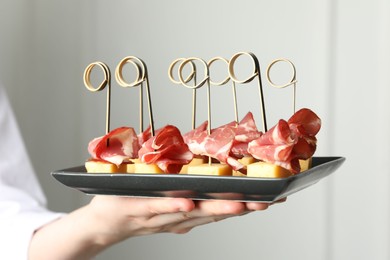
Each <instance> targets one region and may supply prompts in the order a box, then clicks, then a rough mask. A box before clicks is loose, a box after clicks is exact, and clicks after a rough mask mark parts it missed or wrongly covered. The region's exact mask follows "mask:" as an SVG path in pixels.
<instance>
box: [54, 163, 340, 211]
mask: <svg viewBox="0 0 390 260" xmlns="http://www.w3.org/2000/svg"><path fill="white" fill-rule="evenodd" d="M344 161H345V157H313V165H312V168H311V169H309V170H307V171H305V172H302V173H300V174H297V175H294V176H291V177H288V178H254V177H236V176H204V175H189V174H122V173H116V174H111V173H87V172H86V170H85V167H84V166H77V167H72V168H68V169H64V170H59V171H54V172H52V173H51V174H52V176H53V177H54V178H55V179H56V180H58V181H59V182H61V183H62V184H64V185H66V186H68V187H71V188H74V189H77V190H80V191H82V192H84V193H86V194H93V195H98V194H104V195H117V196H132V197H180V198H192V199H200V200H204V199H224V200H237V201H259V202H268V203H272V202H274V201H277V200H280V199H283V198H285V197H287V196H289V195H291V194H293V193H295V192H297V191H300V190H302V189H304V188H307V187H309V186H311V185H313V184H315V183H317V182H318V181H319V180H321V179H323V178H325V177H327V176H328V175H330V174H332V173H333V172H335V171H336V170H337V169H338V168H339V167H340V166H341V165H342V164H343V163H344Z"/></svg>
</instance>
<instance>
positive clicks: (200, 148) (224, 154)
mask: <svg viewBox="0 0 390 260" xmlns="http://www.w3.org/2000/svg"><path fill="white" fill-rule="evenodd" d="M207 124H208V122H207V121H205V122H204V123H203V124H201V125H200V126H199V127H197V128H196V129H194V130H192V131H190V132H188V133H186V134H185V135H184V140H185V142H186V143H187V144H188V146H189V148H190V150H191V152H192V153H194V154H196V155H203V156H210V157H212V158H215V159H217V160H219V161H220V162H222V163H226V164H229V165H230V166H231V167H232V168H233V169H234V170H236V171H237V170H240V169H242V168H243V167H244V165H243V164H241V163H240V162H239V161H238V160H237V159H239V158H242V157H243V156H246V155H249V153H248V151H247V150H248V149H247V148H248V142H249V141H252V140H254V139H256V138H258V137H260V136H261V134H262V133H261V132H259V131H258V130H257V127H256V124H255V121H254V119H253V115H252V113H250V112H249V113H248V114H247V115H246V116H245V117H244V118H243V119H242V120H241V121H240V122H239V124H236V122H231V123H228V124H226V125H223V126H220V127H218V128H215V129H212V130H211V134H210V135H208V133H207Z"/></svg>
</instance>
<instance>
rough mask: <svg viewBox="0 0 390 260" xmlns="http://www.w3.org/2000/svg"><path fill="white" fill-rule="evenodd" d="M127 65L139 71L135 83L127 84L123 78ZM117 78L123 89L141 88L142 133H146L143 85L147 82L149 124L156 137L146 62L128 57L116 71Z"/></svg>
mask: <svg viewBox="0 0 390 260" xmlns="http://www.w3.org/2000/svg"><path fill="white" fill-rule="evenodd" d="M127 63H131V64H133V65H134V67H135V68H136V71H137V76H136V79H135V80H134V81H133V82H130V83H129V82H127V81H126V80H125V79H124V77H123V66H124V65H125V64H127ZM115 78H116V80H117V82H118V84H119V85H120V86H122V87H125V88H127V87H136V86H139V85H140V86H141V87H140V92H139V104H140V109H139V110H140V133H142V132H143V131H144V127H143V124H144V121H143V116H144V115H143V83H144V82H145V88H146V98H147V102H148V110H149V124H150V133H151V135H152V136H154V120H153V111H152V102H151V95H150V87H149V77H148V71H147V68H146V65H145V62H144V61H142V60H141V59H139V58H137V57H134V56H128V57H125V58H123V59H122V60H121V61H120V62H119V64H118V66H117V67H116V69H115Z"/></svg>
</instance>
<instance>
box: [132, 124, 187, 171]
mask: <svg viewBox="0 0 390 260" xmlns="http://www.w3.org/2000/svg"><path fill="white" fill-rule="evenodd" d="M138 155H139V158H140V160H141V162H144V163H147V164H152V163H154V164H157V166H158V167H159V168H160V169H162V170H163V171H164V172H165V173H179V172H180V170H181V168H182V167H183V165H185V164H188V163H190V162H191V160H192V158H193V156H194V155H193V153H192V152H191V151H190V150H189V148H188V145H187V144H186V143H185V142H184V139H183V137H182V135H181V133H180V131H179V129H178V128H177V127H175V126H172V125H167V126H165V127H164V128H161V129H160V130H159V131H158V132H157V134H156V135H155V136H154V137H151V138H149V139H148V140H147V141H146V142H144V143H143V144H142V147H141V149H140V150H139V153H138Z"/></svg>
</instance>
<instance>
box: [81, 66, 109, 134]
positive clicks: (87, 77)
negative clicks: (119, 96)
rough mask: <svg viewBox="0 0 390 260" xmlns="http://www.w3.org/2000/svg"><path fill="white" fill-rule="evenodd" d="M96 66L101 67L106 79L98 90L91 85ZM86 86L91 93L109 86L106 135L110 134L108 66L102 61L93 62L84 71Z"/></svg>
mask: <svg viewBox="0 0 390 260" xmlns="http://www.w3.org/2000/svg"><path fill="white" fill-rule="evenodd" d="M95 66H99V67H100V68H101V69H102V70H103V76H104V79H103V81H102V82H101V83H100V85H99V86H98V87H97V88H94V87H93V85H92V83H91V72H92V69H93V68H94V67H95ZM83 80H84V85H85V87H86V88H87V89H88V90H89V91H91V92H97V91H101V90H103V89H104V88H105V87H106V86H107V101H106V134H107V133H108V132H110V113H111V112H110V108H111V73H110V69H109V68H108V66H107V65H106V64H105V63H103V62H100V61H96V62H92V63H91V64H89V65H88V66H87V68H86V69H85V71H84V77H83Z"/></svg>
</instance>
